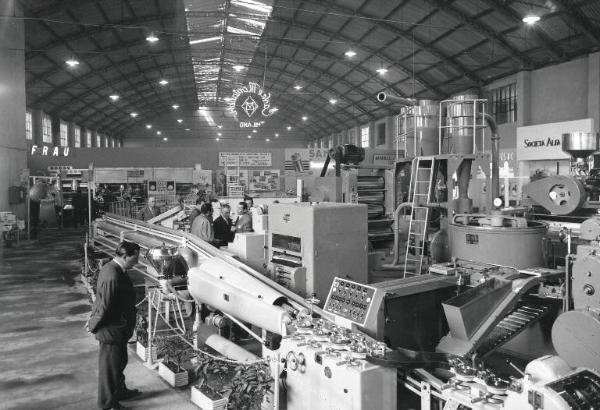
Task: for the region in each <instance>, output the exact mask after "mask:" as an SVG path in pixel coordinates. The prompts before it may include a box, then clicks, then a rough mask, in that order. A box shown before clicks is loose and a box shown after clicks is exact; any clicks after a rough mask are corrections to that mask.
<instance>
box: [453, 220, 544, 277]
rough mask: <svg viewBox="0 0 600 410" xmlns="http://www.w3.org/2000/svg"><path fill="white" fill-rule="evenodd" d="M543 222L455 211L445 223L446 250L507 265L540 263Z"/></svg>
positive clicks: (467, 258)
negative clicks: (451, 217) (447, 241)
mask: <svg viewBox="0 0 600 410" xmlns="http://www.w3.org/2000/svg"><path fill="white" fill-rule="evenodd" d="M547 231H548V227H547V225H546V224H545V223H543V222H538V221H527V220H525V219H524V218H516V217H510V216H505V215H468V214H458V215H455V216H454V218H453V219H452V222H451V223H450V224H449V225H448V239H449V242H450V254H451V255H452V256H453V257H456V258H458V259H464V260H471V261H477V262H484V263H491V264H496V265H503V266H511V267H514V268H517V269H523V268H531V267H536V266H544V265H545V258H544V249H543V246H544V237H545V236H546V233H547Z"/></svg>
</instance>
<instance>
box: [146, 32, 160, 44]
mask: <svg viewBox="0 0 600 410" xmlns="http://www.w3.org/2000/svg"><path fill="white" fill-rule="evenodd" d="M146 41H147V42H148V43H156V42H157V41H158V37H156V36H155V35H154V34H150V35H149V36H148V37H146Z"/></svg>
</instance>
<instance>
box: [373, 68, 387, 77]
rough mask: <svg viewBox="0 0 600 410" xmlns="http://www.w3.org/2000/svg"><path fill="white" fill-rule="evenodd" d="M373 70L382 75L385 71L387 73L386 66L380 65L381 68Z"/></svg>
mask: <svg viewBox="0 0 600 410" xmlns="http://www.w3.org/2000/svg"><path fill="white" fill-rule="evenodd" d="M375 71H377V74H379V75H384V74H385V73H387V72H388V70H387V68H383V67H381V68H378V69H377V70H375Z"/></svg>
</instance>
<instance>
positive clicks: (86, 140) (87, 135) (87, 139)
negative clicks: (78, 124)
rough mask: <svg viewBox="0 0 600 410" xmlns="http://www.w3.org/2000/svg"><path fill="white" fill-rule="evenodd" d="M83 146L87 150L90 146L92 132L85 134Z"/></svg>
mask: <svg viewBox="0 0 600 410" xmlns="http://www.w3.org/2000/svg"><path fill="white" fill-rule="evenodd" d="M85 146H86V147H88V148H90V147H91V146H92V131H86V132H85Z"/></svg>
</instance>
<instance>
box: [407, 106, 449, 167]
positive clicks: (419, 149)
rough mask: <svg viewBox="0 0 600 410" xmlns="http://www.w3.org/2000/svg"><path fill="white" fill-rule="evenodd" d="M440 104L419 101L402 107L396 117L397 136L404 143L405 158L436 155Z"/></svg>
mask: <svg viewBox="0 0 600 410" xmlns="http://www.w3.org/2000/svg"><path fill="white" fill-rule="evenodd" d="M439 112H440V104H439V102H437V101H433V100H419V101H418V103H417V105H411V106H405V107H402V110H401V111H400V114H399V115H398V136H399V138H400V140H401V141H404V142H405V143H406V156H408V157H412V156H416V155H436V154H438V145H439V144H438V136H439V129H438V127H439Z"/></svg>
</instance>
